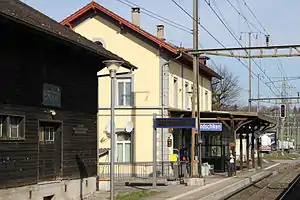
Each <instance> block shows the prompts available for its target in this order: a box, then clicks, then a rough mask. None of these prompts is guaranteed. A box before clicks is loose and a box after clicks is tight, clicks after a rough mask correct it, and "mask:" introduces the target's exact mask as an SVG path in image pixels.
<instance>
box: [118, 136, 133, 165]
mask: <svg viewBox="0 0 300 200" xmlns="http://www.w3.org/2000/svg"><path fill="white" fill-rule="evenodd" d="M116 161H117V162H131V133H126V132H122V133H118V135H117V156H116Z"/></svg>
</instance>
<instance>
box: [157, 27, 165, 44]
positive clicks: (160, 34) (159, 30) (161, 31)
mask: <svg viewBox="0 0 300 200" xmlns="http://www.w3.org/2000/svg"><path fill="white" fill-rule="evenodd" d="M156 27H157V37H158V38H159V39H161V40H165V38H164V33H165V27H164V25H162V24H159V25H157V26H156Z"/></svg>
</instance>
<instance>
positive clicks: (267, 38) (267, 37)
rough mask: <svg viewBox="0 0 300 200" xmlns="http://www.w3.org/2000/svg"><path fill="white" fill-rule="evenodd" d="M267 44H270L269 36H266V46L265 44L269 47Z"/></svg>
mask: <svg viewBox="0 0 300 200" xmlns="http://www.w3.org/2000/svg"><path fill="white" fill-rule="evenodd" d="M269 42H270V35H266V44H267V46H269Z"/></svg>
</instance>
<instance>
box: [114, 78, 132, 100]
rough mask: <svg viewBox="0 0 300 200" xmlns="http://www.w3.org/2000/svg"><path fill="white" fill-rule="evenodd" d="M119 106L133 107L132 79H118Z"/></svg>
mask: <svg viewBox="0 0 300 200" xmlns="http://www.w3.org/2000/svg"><path fill="white" fill-rule="evenodd" d="M117 87H118V88H117V90H118V92H117V95H118V98H117V99H118V102H117V103H118V106H132V81H131V78H120V79H118V86H117Z"/></svg>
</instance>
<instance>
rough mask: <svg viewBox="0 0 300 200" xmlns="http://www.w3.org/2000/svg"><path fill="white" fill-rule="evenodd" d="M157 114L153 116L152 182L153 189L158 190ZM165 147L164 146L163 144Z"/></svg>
mask: <svg viewBox="0 0 300 200" xmlns="http://www.w3.org/2000/svg"><path fill="white" fill-rule="evenodd" d="M156 117H157V114H153V170H152V171H153V172H152V173H153V182H152V186H153V188H156V168H157V167H156V154H157V151H156V146H157V141H156V137H157V134H156V127H155V120H156ZM161 145H163V144H161Z"/></svg>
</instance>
